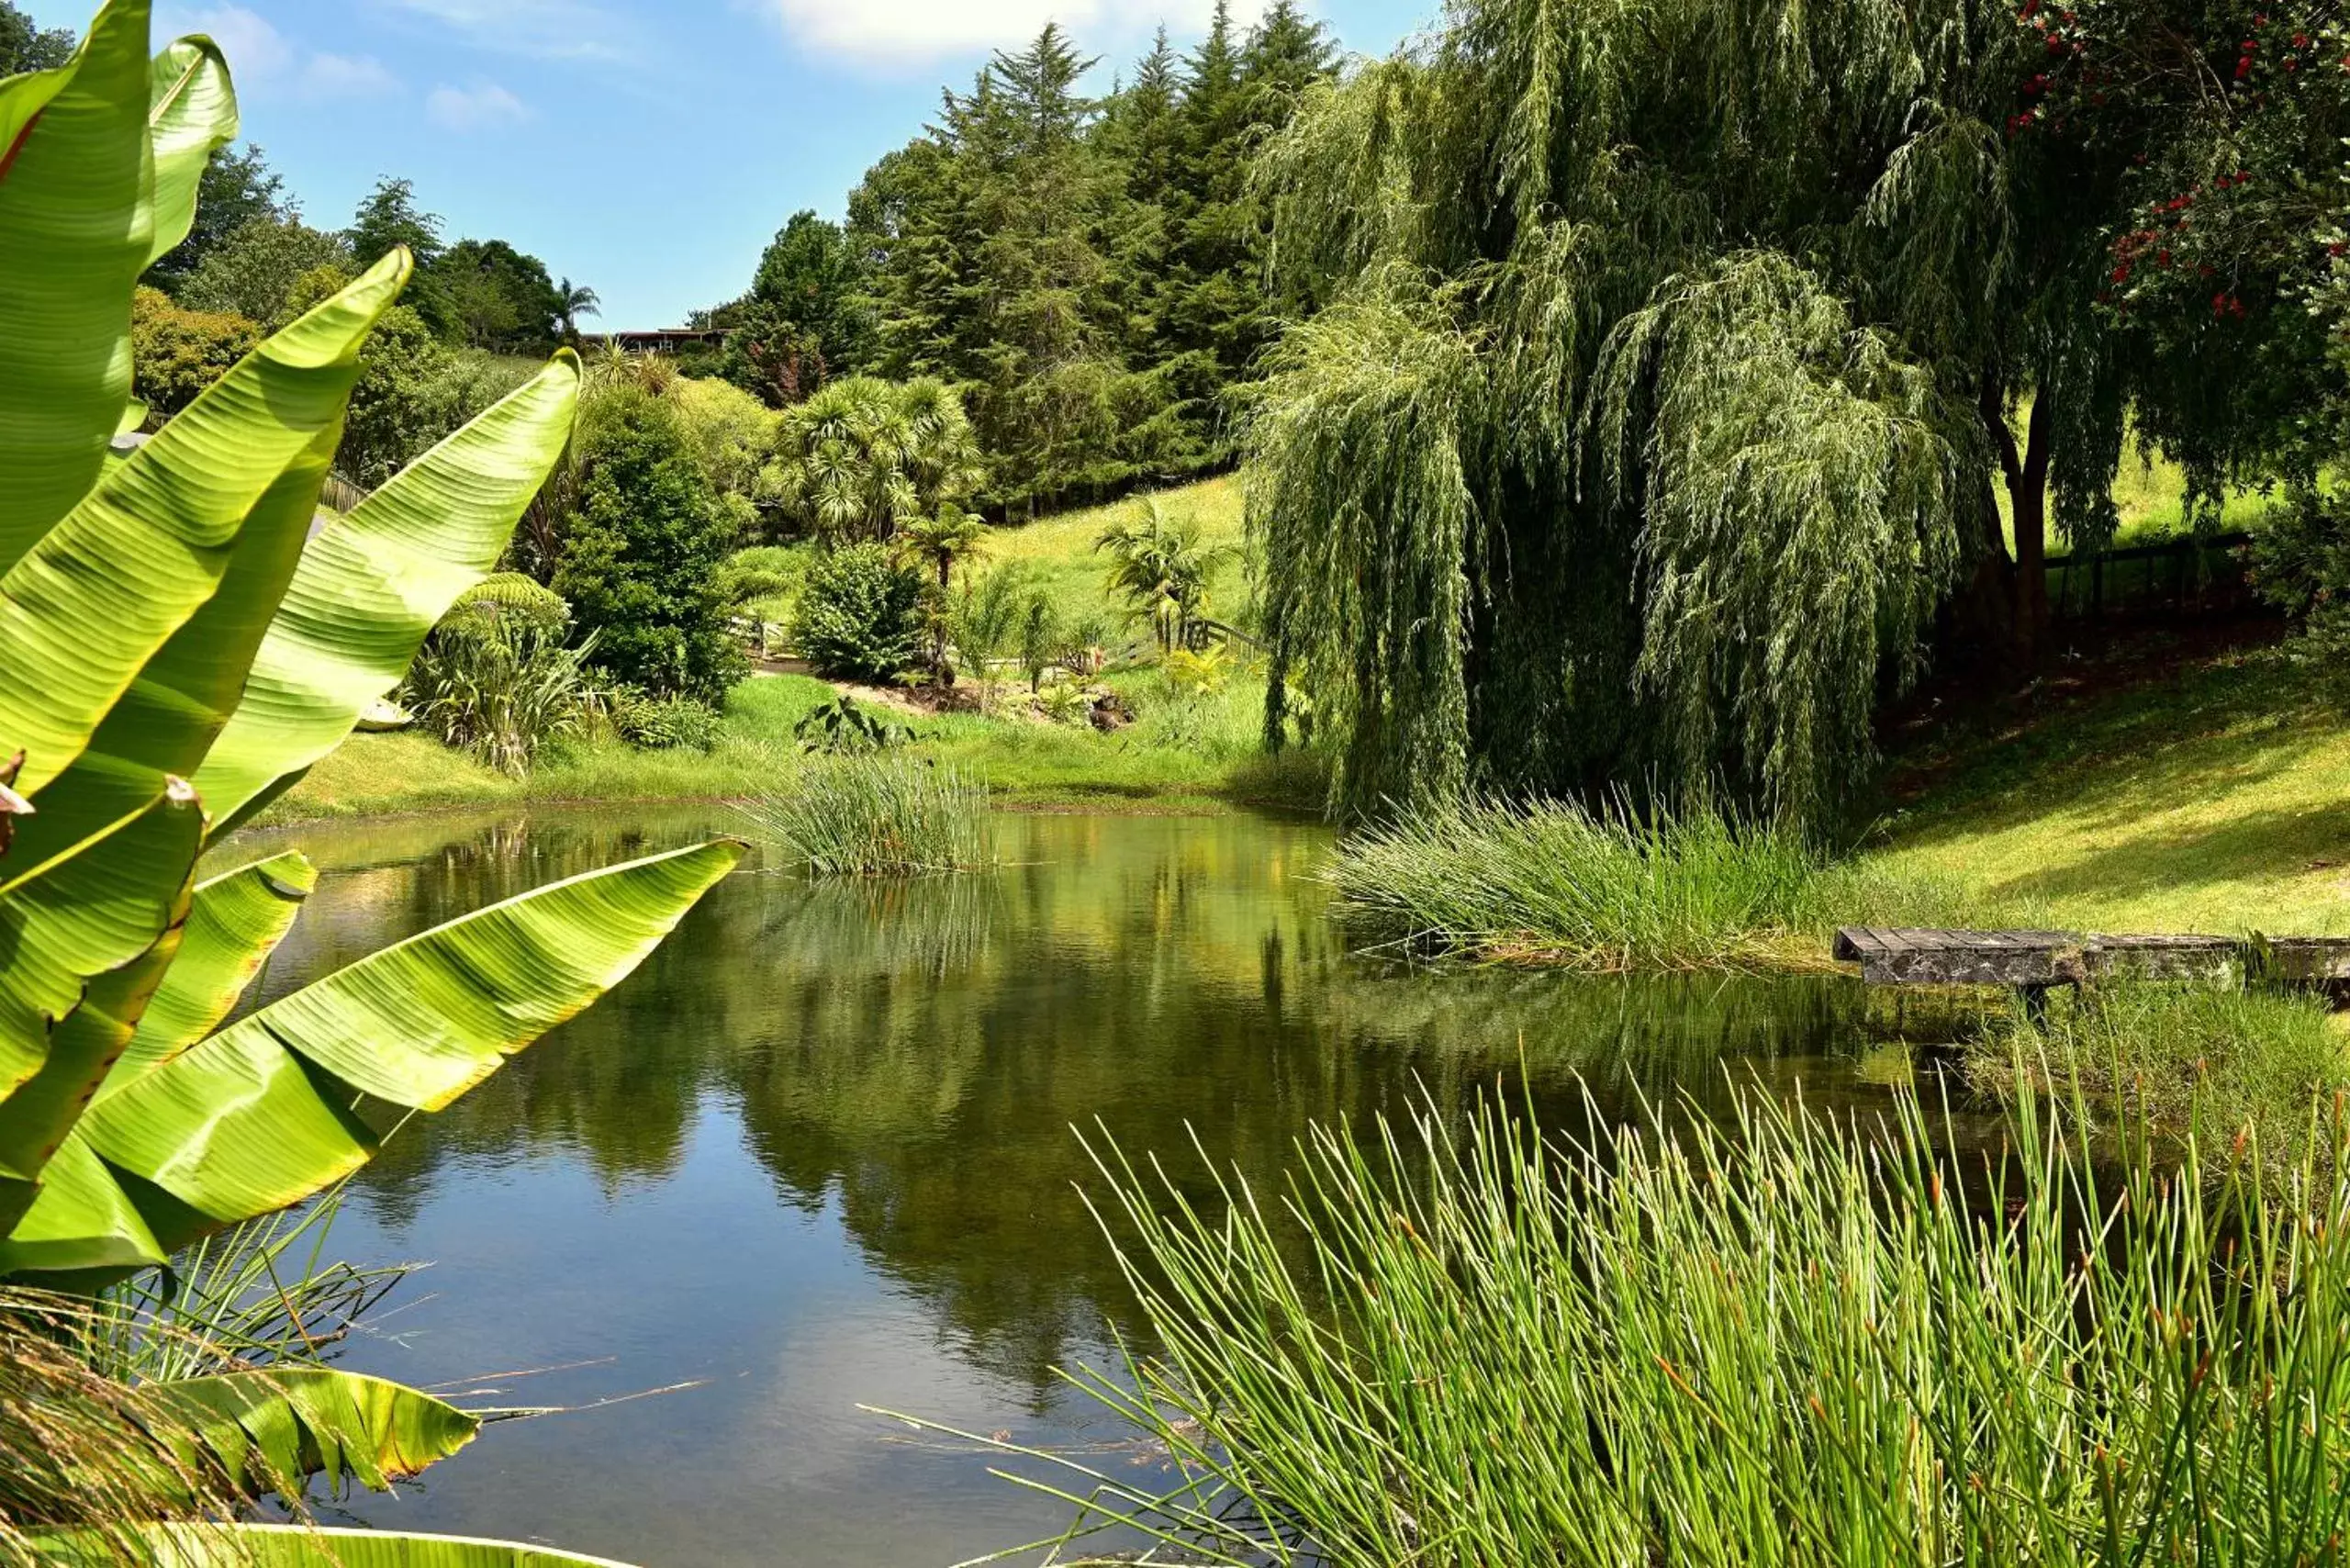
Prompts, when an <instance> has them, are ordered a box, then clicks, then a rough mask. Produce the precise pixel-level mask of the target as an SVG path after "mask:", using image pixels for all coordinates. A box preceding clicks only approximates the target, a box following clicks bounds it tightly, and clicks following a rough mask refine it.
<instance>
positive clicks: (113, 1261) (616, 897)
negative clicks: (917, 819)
mask: <svg viewBox="0 0 2350 1568" xmlns="http://www.w3.org/2000/svg"><path fill="white" fill-rule="evenodd" d="M741 856H742V846H740V845H739V844H733V843H717V844H706V845H702V846H698V847H696V848H692V849H686V850H679V851H677V852H675V853H672V854H668V855H661V856H655V857H652V858H650V859H646V860H640V861H636V862H634V863H633V864H631V865H627V866H621V867H617V868H612V869H610V870H606V871H598V872H594V873H591V874H589V875H588V876H584V877H576V878H573V879H570V880H568V881H565V882H558V883H555V884H554V886H552V887H548V888H543V889H540V890H537V891H536V892H532V893H526V894H524V895H522V896H521V897H520V898H517V899H511V900H509V901H508V902H505V903H501V904H497V905H493V906H492V907H490V908H488V909H486V910H482V911H480V912H479V913H475V914H472V915H468V916H466V917H465V918H464V919H463V920H459V921H456V922H453V923H452V924H449V925H446V926H442V927H440V928H439V929H437V930H434V931H431V932H428V933H426V934H425V935H421V936H419V937H415V938H412V939H411V940H409V941H408V942H404V943H401V944H399V945H398V946H394V947H388V948H386V949H385V950H384V951H383V952H380V953H377V954H375V955H373V956H372V957H370V958H364V959H362V960H361V961H360V962H358V963H356V964H354V965H353V966H352V967H351V968H349V969H343V970H341V971H340V972H339V973H337V974H335V975H332V976H330V977H329V978H328V979H326V980H321V981H319V983H318V984H316V985H314V986H311V987H309V988H308V990H305V991H297V992H296V993H295V994H294V995H292V996H289V997H286V998H285V999H283V1000H282V1001H279V1002H274V1003H273V1004H272V1005H270V1006H269V1007H266V1008H264V1009H263V1010H262V1011H261V1012H259V1013H256V1014H252V1016H250V1017H248V1018H245V1019H244V1020H242V1021H241V1022H240V1023H238V1024H235V1025H231V1026H230V1027H229V1028H228V1029H225V1030H223V1031H222V1032H220V1033H219V1034H218V1035H215V1036H212V1037H211V1038H209V1039H207V1040H206V1041H204V1042H203V1044H201V1045H199V1046H196V1047H194V1048H193V1049H190V1050H187V1051H185V1052H184V1053H182V1054H181V1055H179V1056H177V1057H175V1058H173V1059H171V1060H170V1061H168V1062H166V1063H164V1064H163V1065H162V1066H160V1067H157V1068H154V1069H153V1070H150V1071H148V1072H147V1073H146V1074H145V1075H144V1076H142V1077H140V1078H139V1079H137V1080H136V1081H132V1082H131V1083H129V1085H128V1086H126V1087H124V1088H123V1089H122V1090H121V1091H120V1092H117V1093H112V1094H109V1095H106V1097H104V1098H103V1099H101V1100H100V1101H99V1102H98V1103H96V1104H95V1105H94V1106H92V1107H91V1109H90V1110H89V1112H88V1113H87V1114H85V1115H84V1117H83V1118H82V1120H81V1122H80V1124H79V1125H78V1126H76V1127H75V1128H74V1130H73V1133H72V1135H71V1136H70V1137H68V1138H67V1139H66V1141H65V1144H64V1146H63V1148H62V1149H61V1150H60V1153H59V1155H58V1157H57V1159H55V1160H54V1161H53V1162H52V1163H51V1165H50V1169H49V1170H48V1172H47V1173H46V1179H45V1182H44V1184H43V1187H42V1190H41V1193H40V1195H39V1197H38V1198H37V1199H35V1200H34V1202H33V1204H32V1206H31V1207H30V1209H29V1210H28V1212H27V1213H26V1215H25V1216H24V1218H23V1219H22V1220H21V1221H20V1222H18V1224H17V1226H16V1229H15V1231H14V1232H13V1233H12V1234H11V1235H10V1236H9V1238H7V1240H6V1242H0V1276H5V1275H8V1274H14V1273H26V1272H50V1273H63V1272H74V1273H81V1272H84V1271H109V1270H127V1269H130V1268H135V1267H137V1266H139V1265H140V1264H151V1263H159V1262H161V1261H162V1260H163V1258H164V1257H165V1256H166V1255H167V1254H168V1253H169V1252H170V1251H172V1250H174V1249H178V1248H180V1247H184V1246H185V1245H187V1244H188V1243H189V1242H192V1241H194V1240H196V1238H199V1237H202V1236H205V1235H207V1234H209V1233H210V1232H212V1231H214V1230H217V1229H218V1228H220V1227H221V1226H228V1225H234V1224H236V1223H238V1222H240V1221H241V1220H246V1219H251V1218H252V1217H254V1216H256V1215H264V1214H271V1213H274V1212H275V1211H276V1210H278V1209H281V1208H284V1207H285V1206H286V1205H287V1204H293V1203H297V1202H299V1201H300V1200H301V1199H303V1198H306V1197H308V1196H309V1195H310V1194H311V1193H316V1192H318V1191H319V1190H320V1189H322V1188H324V1187H326V1186H328V1185H330V1184H331V1183H332V1182H337V1181H339V1180H341V1178H343V1177H345V1176H347V1175H349V1174H350V1173H351V1172H352V1171H353V1170H357V1169H358V1168H359V1167H360V1166H361V1165H363V1164H364V1163H365V1162H366V1161H367V1160H368V1159H371V1158H372V1157H373V1156H374V1155H375V1151H376V1149H377V1148H378V1147H379V1140H378V1138H377V1137H376V1135H375V1132H374V1131H373V1130H372V1129H371V1128H370V1127H369V1126H368V1125H367V1124H366V1123H365V1122H364V1121H363V1120H362V1119H361V1118H360V1117H359V1116H358V1115H357V1114H354V1111H353V1097H354V1092H363V1093H365V1094H367V1095H370V1096H373V1097H374V1098H375V1099H377V1100H379V1101H383V1102H386V1103H389V1104H391V1105H395V1106H401V1107H407V1108H410V1109H415V1110H436V1109H439V1108H440V1107H442V1106H443V1105H446V1104H447V1103H449V1102H450V1101H451V1100H453V1099H454V1098H455V1097H456V1096H457V1095H459V1094H461V1093H463V1092H464V1091H465V1090H466V1089H468V1088H470V1087H471V1086H473V1085H474V1084H476V1083H477V1082H479V1081H481V1080H482V1079H484V1078H486V1077H487V1076H488V1075H489V1074H490V1073H492V1072H494V1071H496V1070H497V1069H498V1067H499V1066H500V1065H501V1064H502V1063H503V1062H504V1061H505V1059H506V1058H508V1057H509V1056H510V1055H512V1054H513V1053H514V1052H516V1051H518V1050H520V1049H521V1048H522V1047H524V1046H526V1045H528V1044H529V1043H530V1042H531V1041H532V1040H533V1039H535V1038H537V1037H538V1036H540V1035H541V1034H543V1033H544V1032H545V1031H546V1030H548V1029H550V1028H552V1027H554V1025H556V1024H559V1023H561V1022H563V1021H564V1020H565V1019H566V1018H569V1017H570V1016H572V1015H573V1014H576V1013H577V1012H579V1011H580V1010H581V1009H582V1008H584V1007H586V1006H587V1005H588V1003H589V1002H593V1001H594V1000H595V999H596V998H597V997H598V996H599V995H601V994H602V993H603V992H604V991H607V990H609V989H610V987H612V986H613V985H615V984H617V983H619V981H620V980H621V979H622V978H623V977H624V976H626V975H627V974H628V973H629V972H630V971H631V970H632V969H634V968H635V967H636V966H637V965H638V964H639V963H641V962H643V959H644V957H645V956H646V955H647V954H648V953H650V952H651V951H652V950H653V949H654V947H655V946H658V945H659V943H660V941H661V939H662V938H663V937H664V936H666V935H667V934H668V933H669V931H670V930H671V929H672V928H673V927H674V926H675V925H676V924H677V922H678V920H679V919H681V918H682V917H683V916H684V914H685V913H686V911H687V910H688V909H690V908H692V907H693V905H694V903H695V902H697V901H699V899H700V897H701V895H702V894H703V893H704V892H706V891H708V890H709V889H710V888H711V885H712V884H713V883H715V882H716V881H717V880H718V879H720V878H721V877H723V876H724V875H726V873H727V872H728V871H730V870H732V869H733V867H734V865H735V863H736V862H737V861H738V860H739V859H740V858H741Z"/></svg>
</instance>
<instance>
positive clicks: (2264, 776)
mask: <svg viewBox="0 0 2350 1568" xmlns="http://www.w3.org/2000/svg"><path fill="white" fill-rule="evenodd" d="M2344 695H2345V694H2344V689H2342V688H2341V687H2338V686H2330V685H2329V684H2328V683H2327V682H2325V681H2323V680H2322V679H2320V678H2317V677H2315V676H2314V675H2312V674H2311V672H2308V671H2306V670H2304V669H2302V668H2300V667H2298V666H2296V665H2294V664H2293V663H2292V662H2291V660H2290V659H2289V657H2288V655H2287V654H2286V653H2285V652H2284V651H2283V650H2280V649H2273V648H2263V649H2255V650H2239V651H2235V652H2231V653H2226V654H2222V655H2217V656H2212V657H2209V658H2204V659H2200V660H2196V661H2191V662H2189V663H2188V664H2186V665H2184V666H2181V667H2178V668H2176V669H2174V670H2171V671H2169V672H2166V673H2165V674H2162V675H2160V676H2158V677H2155V678H2151V679H2146V680H2142V681H2138V682H2134V683H2132V684H2130V685H2128V686H2126V687H2123V688H2121V689H2109V690H2095V689H2092V690H2088V691H2086V692H2083V693H2081V694H2079V695H2077V696H2073V697H2066V696H2065V695H2062V694H2058V695H2054V696H2052V697H2050V698H2049V699H2047V700H2044V701H2042V702H2041V703H2039V704H2038V705H2037V706H2036V709H2035V711H2031V712H2030V713H2028V714H2026V715H2025V716H2023V717H2021V718H2020V719H2014V720H2011V721H2009V722H2004V723H1997V724H1991V725H1987V726H1985V727H1983V728H1981V729H1979V730H1977V731H1976V732H1975V733H1972V734H1961V735H1955V736H1950V737H1945V738H1944V739H1942V740H1941V741H1940V742H1938V743H1937V744H1936V745H1935V746H1934V747H1933V748H1932V749H1931V750H1930V751H1926V752H1922V753H1920V754H1918V755H1915V756H1911V757H1910V758H1908V763H1909V765H1910V767H1911V769H1912V772H1911V774H1910V776H1909V780H1908V781H1909V783H1910V785H1911V787H1912V788H1919V787H1920V786H1922V789H1921V790H1920V792H1919V793H1918V794H1917V795H1916V796H1915V798H1914V799H1913V800H1912V801H1909V803H1908V804H1906V805H1904V806H1903V807H1901V808H1900V809H1898V810H1897V811H1896V812H1892V813H1891V814H1889V815H1888V816H1887V817H1886V820H1885V822H1884V823H1882V824H1881V827H1880V830H1879V834H1878V843H1877V846H1876V847H1874V848H1873V849H1872V850H1871V851H1870V856H1871V858H1873V859H1874V860H1876V861H1878V862H1879V863H1881V864H1883V865H1884V866H1886V868H1889V869H1892V870H1896V871H1901V870H1918V871H1927V872H1932V873H1938V874H1943V875H1948V876H1953V877H1957V878H1961V879H1964V881H1965V882H1966V883H1967V884H1968V885H1969V886H1971V887H1973V888H1975V889H1976V890H1979V891H1980V892H1981V893H1983V894H1985V895H1986V896H1987V897H1990V898H1992V899H1995V900H1999V901H2007V900H2012V901H2015V902H2017V903H2019V904H2020V905H2037V906H2040V907H2041V908H2042V910H2044V913H2046V915H2047V916H2048V917H2049V918H2051V919H2053V920H2055V921H2058V922H2060V923H2061V924H2064V925H2065V926H2066V927H2083V928H2088V929H2093V930H2103V931H2209V932H2214V933H2220V934H2235V933H2241V932H2245V931H2254V930H2257V931H2262V932H2266V933H2268V934H2271V935H2341V934H2344V933H2350V722H2344V719H2345V711H2344Z"/></svg>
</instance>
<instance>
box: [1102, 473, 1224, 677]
mask: <svg viewBox="0 0 2350 1568" xmlns="http://www.w3.org/2000/svg"><path fill="white" fill-rule="evenodd" d="M1093 547H1094V548H1095V549H1096V550H1102V551H1107V552H1108V553H1109V555H1110V559H1111V563H1112V565H1111V569H1110V588H1111V590H1112V591H1113V592H1114V593H1116V594H1117V595H1118V596H1119V597H1120V598H1122V599H1125V601H1126V604H1127V607H1128V609H1129V610H1131V611H1132V613H1133V615H1134V617H1135V619H1136V620H1138V621H1147V622H1150V626H1151V630H1152V631H1153V632H1155V633H1157V634H1158V645H1159V647H1160V649H1161V650H1162V651H1164V652H1167V653H1173V652H1174V651H1175V650H1176V649H1178V648H1193V647H1196V646H1197V645H1198V643H1199V639H1200V636H1201V634H1202V633H1203V632H1204V631H1205V630H1206V626H1205V622H1206V617H1207V613H1208V590H1209V588H1212V587H1213V586H1214V582H1215V575H1216V573H1217V572H1219V571H1221V570H1222V569H1223V568H1224V565H1225V562H1227V561H1229V560H1230V559H1231V558H1232V550H1231V549H1230V547H1229V546H1226V545H1220V544H1209V543H1206V542H1204V541H1203V539H1202V538H1201V537H1200V528H1199V524H1198V523H1196V522H1194V521H1191V520H1189V519H1179V518H1176V517H1172V516H1170V515H1169V513H1168V511H1167V510H1166V509H1165V508H1164V507H1162V506H1160V505H1159V503H1158V499H1157V498H1145V499H1144V501H1143V502H1142V504H1141V507H1140V509H1139V510H1138V511H1137V512H1136V515H1135V516H1134V517H1133V518H1132V519H1131V520H1130V521H1125V522H1117V523H1113V524H1111V525H1110V526H1109V527H1108V528H1106V529H1103V530H1102V536H1101V537H1100V538H1099V539H1097V540H1095V541H1094V543H1093Z"/></svg>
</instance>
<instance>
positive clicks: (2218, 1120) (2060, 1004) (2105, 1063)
mask: <svg viewBox="0 0 2350 1568" xmlns="http://www.w3.org/2000/svg"><path fill="white" fill-rule="evenodd" d="M1964 1066H1965V1072H1966V1078H1967V1081H1968V1082H1969V1083H1971V1084H1972V1085H1974V1086H1975V1088H1976V1089H1978V1090H1980V1091H1982V1092H1986V1093H1987V1094H1989V1095H1990V1096H1992V1097H1993V1098H1995V1099H1998V1100H2004V1101H2012V1100H2014V1099H2015V1098H2016V1097H2017V1096H2018V1095H2019V1094H2022V1093H2026V1092H2031V1093H2036V1094H2039V1095H2042V1096H2045V1097H2046V1098H2047V1099H2048V1100H2049V1101H2050V1103H2053V1104H2054V1105H2056V1106H2058V1107H2060V1108H2062V1109H2065V1110H2066V1111H2067V1112H2069V1113H2071V1114H2074V1115H2076V1117H2077V1118H2079V1119H2081V1120H2083V1121H2084V1122H2086V1123H2087V1125H2088V1127H2089V1128H2090V1129H2091V1130H2097V1129H2099V1128H2109V1127H2116V1126H2121V1127H2132V1126H2143V1127H2148V1128H2153V1129H2156V1130H2158V1131H2160V1132H2162V1133H2164V1134H2165V1135H2166V1136H2169V1137H2177V1136H2179V1135H2182V1134H2185V1135H2192V1136H2197V1137H2200V1138H2201V1139H2202V1141H2203V1142H2204V1144H2205V1145H2206V1146H2207V1147H2212V1148H2219V1147H2223V1146H2225V1145H2226V1144H2227V1143H2228V1142H2229V1140H2230V1139H2232V1138H2233V1137H2236V1136H2237V1135H2238V1134H2240V1133H2244V1134H2248V1135H2249V1136H2251V1137H2256V1138H2257V1139H2258V1140H2259V1142H2260V1144H2261V1146H2262V1147H2263V1148H2267V1149H2269V1150H2271V1151H2275V1152H2277V1153H2280V1154H2283V1155H2285V1156H2287V1157H2288V1158H2289V1159H2292V1160H2293V1161H2294V1162H2296V1163H2298V1162H2299V1161H2300V1159H2301V1158H2302V1157H2303V1156H2304V1155H2305V1154H2306V1153H2307V1152H2308V1151H2309V1149H2310V1148H2311V1143H2312V1139H2311V1131H2312V1126H2313V1123H2312V1118H2311V1106H2312V1105H2314V1104H2318V1103H2322V1102H2324V1101H2327V1100H2330V1098H2331V1097H2332V1096H2333V1093H2334V1092H2336V1091H2337V1090H2339V1089H2341V1088H2342V1087H2343V1086H2344V1084H2345V1082H2350V1056H2345V1053H2344V1036H2343V1034H2342V1032H2341V1030H2340V1028H2339V1027H2338V1026H2337V1025H2336V1023H2335V1021H2334V1019H2333V1014H2332V1013H2331V1012H2330V1010H2329V1009H2328V1007H2327V1005H2326V1003H2325V1002H2324V1001H2323V1000H2322V999H2320V998H2316V997H2311V996H2305V995H2304V996H2292V995H2278V994H2275V993H2273V992H2268V991H2244V990H2239V989H2236V988H2234V987H2222V986H2215V985H2148V984H2108V985H2102V986H2099V987H2098V988H2097V989H2095V990H2094V991H2087V992H2082V993H2077V994H2076V993H2073V992H2065V993H2062V994H2059V995H2055V996H2052V997H2051V998H2050V999H2049V1002H2048V1010H2047V1013H2046V1014H2045V1016H2043V1017H2038V1018H2035V1017H2033V1016H2032V1015H2031V1014H2030V1013H2029V1012H2028V1011H2027V1010H2025V1009H2022V1008H2020V1007H2019V1008H2017V1009H2016V1010H2015V1011H2014V1012H2013V1013H2012V1014H2010V1015H2009V1017H2008V1018H2006V1019H2005V1020H2003V1021H2002V1022H2001V1023H2000V1024H1999V1025H1997V1026H1996V1027H1992V1028H1987V1029H1984V1030H1981V1031H1979V1032H1977V1033H1976V1034H1975V1036H1973V1037H1972V1038H1970V1039H1969V1040H1968V1041H1967V1044H1966V1047H1965V1056H1964ZM2316 1143H2317V1146H2318V1147H2319V1148H2321V1149H2322V1150H2323V1149H2324V1144H2325V1140H2324V1139H2322V1138H2320V1139H2318V1140H2316ZM2325 1152H2327V1153H2329V1154H2330V1152H2331V1151H2330V1150H2325Z"/></svg>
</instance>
